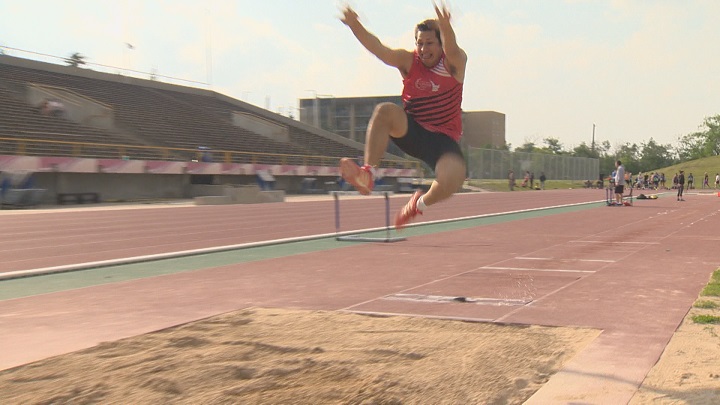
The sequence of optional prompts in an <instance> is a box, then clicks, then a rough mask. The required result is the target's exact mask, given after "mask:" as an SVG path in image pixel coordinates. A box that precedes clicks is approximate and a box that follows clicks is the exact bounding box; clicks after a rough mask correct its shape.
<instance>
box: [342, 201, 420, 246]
mask: <svg viewBox="0 0 720 405" xmlns="http://www.w3.org/2000/svg"><path fill="white" fill-rule="evenodd" d="M339 195H340V193H338V192H334V193H333V197H334V199H335V240H338V241H344V242H385V243H391V242H399V241H403V240H405V239H407V238H405V237H404V236H390V193H388V192H383V195H384V196H385V237H384V238H377V237H369V236H360V235H342V236H341V235H340V197H339Z"/></svg>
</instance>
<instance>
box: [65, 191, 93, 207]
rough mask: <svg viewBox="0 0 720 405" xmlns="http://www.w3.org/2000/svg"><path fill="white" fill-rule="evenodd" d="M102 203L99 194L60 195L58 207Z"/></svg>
mask: <svg viewBox="0 0 720 405" xmlns="http://www.w3.org/2000/svg"><path fill="white" fill-rule="evenodd" d="M99 202H100V194H98V193H58V195H57V203H58V205H63V204H69V203H75V204H89V203H93V204H97V203H99Z"/></svg>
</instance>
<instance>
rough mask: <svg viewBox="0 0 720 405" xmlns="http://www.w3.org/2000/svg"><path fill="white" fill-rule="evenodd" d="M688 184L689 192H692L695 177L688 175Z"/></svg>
mask: <svg viewBox="0 0 720 405" xmlns="http://www.w3.org/2000/svg"><path fill="white" fill-rule="evenodd" d="M687 183H688V190H692V189H693V188H694V186H693V184H694V183H695V177H693V174H692V173H690V174H688V178H687Z"/></svg>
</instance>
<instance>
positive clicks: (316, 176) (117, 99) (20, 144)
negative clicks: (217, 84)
mask: <svg viewBox="0 0 720 405" xmlns="http://www.w3.org/2000/svg"><path fill="white" fill-rule="evenodd" d="M363 149H364V145H363V144H361V143H358V142H355V141H352V140H350V139H347V138H345V137H342V136H339V135H336V134H334V133H332V132H328V131H325V130H322V129H318V128H315V127H313V126H310V125H307V124H304V123H302V122H299V121H296V120H293V119H291V118H288V117H285V116H282V115H280V114H276V113H273V112H271V111H268V110H265V109H262V108H259V107H256V106H254V105H252V104H248V103H245V102H243V101H240V100H236V99H234V98H232V97H229V96H226V95H223V94H220V93H217V92H214V91H211V90H206V89H201V88H194V87H188V86H181V85H176V84H169V83H164V82H160V81H157V80H146V79H139V78H134V77H128V76H123V75H120V74H111V73H103V72H98V71H94V70H91V69H86V68H81V67H72V66H61V65H56V64H51V63H45V62H39V61H33V60H29V59H22V58H17V57H13V56H9V55H0V172H2V175H3V176H4V178H5V181H4V182H5V184H6V185H7V183H8V179H9V178H11V176H10V175H11V174H12V175H13V176H14V177H12V178H17V177H18V176H17V174H18V173H21V174H22V173H25V174H28V173H31V174H32V188H36V189H42V190H45V192H44V193H43V197H42V200H43V202H45V203H53V202H62V198H61V197H62V196H63V195H75V196H79V195H83V194H89V195H91V196H95V197H97V196H101V199H102V200H103V201H129V200H138V199H173V198H194V197H197V196H202V195H208V193H210V194H212V193H213V192H214V191H212V190H211V188H212V187H214V186H222V185H225V186H227V185H234V186H242V185H256V184H259V185H261V186H262V187H264V188H269V187H270V186H271V187H272V188H273V189H275V190H283V191H284V192H286V193H290V194H294V193H303V192H327V191H332V190H334V189H336V187H337V179H338V176H339V172H338V169H337V163H338V160H339V158H340V157H361V156H362V154H363ZM418 175H420V170H419V165H418V163H417V162H416V161H414V160H411V159H405V158H403V157H400V156H395V155H390V154H387V155H386V156H385V159H384V161H383V164H382V166H381V168H380V176H379V177H381V178H383V179H384V182H385V184H386V186H390V187H397V186H398V183H397V179H399V178H407V177H415V176H418ZM20 177H23V176H20ZM24 178H27V176H24ZM310 180H312V182H310ZM94 199H95V198H94ZM79 202H82V201H79Z"/></svg>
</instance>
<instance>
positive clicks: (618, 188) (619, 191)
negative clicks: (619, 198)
mask: <svg viewBox="0 0 720 405" xmlns="http://www.w3.org/2000/svg"><path fill="white" fill-rule="evenodd" d="M624 192H625V186H615V194H622V193H624Z"/></svg>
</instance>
